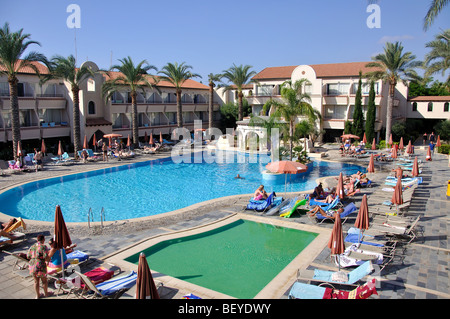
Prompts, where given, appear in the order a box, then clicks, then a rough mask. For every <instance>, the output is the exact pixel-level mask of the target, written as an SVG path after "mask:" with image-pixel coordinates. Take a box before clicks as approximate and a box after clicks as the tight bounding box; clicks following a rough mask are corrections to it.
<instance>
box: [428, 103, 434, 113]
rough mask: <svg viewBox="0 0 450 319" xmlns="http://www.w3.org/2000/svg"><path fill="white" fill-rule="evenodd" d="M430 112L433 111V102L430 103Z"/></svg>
mask: <svg viewBox="0 0 450 319" xmlns="http://www.w3.org/2000/svg"><path fill="white" fill-rule="evenodd" d="M428 112H433V102H429V103H428Z"/></svg>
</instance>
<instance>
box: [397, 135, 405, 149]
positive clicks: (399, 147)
mask: <svg viewBox="0 0 450 319" xmlns="http://www.w3.org/2000/svg"><path fill="white" fill-rule="evenodd" d="M404 148H405V146H404V145H403V137H400V143H399V144H398V149H400V150H402V149H404Z"/></svg>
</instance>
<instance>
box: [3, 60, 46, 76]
mask: <svg viewBox="0 0 450 319" xmlns="http://www.w3.org/2000/svg"><path fill="white" fill-rule="evenodd" d="M19 61H22V60H19ZM31 63H32V64H33V65H35V66H36V68H37V69H38V71H39V73H40V74H48V73H49V72H48V69H47V67H46V66H45V65H43V64H42V63H40V62H31ZM18 66H19V63H17V64H16V68H17V67H18ZM0 71H6V68H5V67H4V66H3V65H1V64H0ZM17 73H21V74H35V73H36V72H34V70H33V69H32V68H31V67H29V66H26V67H24V68H21V69H20V70H18V72H17Z"/></svg>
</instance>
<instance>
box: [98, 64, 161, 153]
mask: <svg viewBox="0 0 450 319" xmlns="http://www.w3.org/2000/svg"><path fill="white" fill-rule="evenodd" d="M119 62H120V63H121V64H120V65H113V66H112V67H111V68H110V71H114V70H116V71H118V72H120V74H119V75H118V76H115V77H112V76H111V74H110V73H109V72H106V73H107V74H108V75H109V79H108V80H106V81H105V82H104V83H103V85H102V95H103V97H104V98H105V99H108V98H110V97H111V96H112V95H113V94H114V92H117V91H118V90H119V89H120V88H121V87H124V86H127V87H128V88H129V89H130V97H131V127H132V135H133V144H134V145H135V146H136V145H138V143H139V127H138V111H137V99H136V97H137V91H138V90H142V92H145V90H144V88H145V87H148V88H154V87H155V85H156V84H157V83H158V79H156V77H155V76H153V75H150V74H148V71H150V70H155V71H158V70H157V69H156V67H155V66H153V65H150V64H148V62H147V61H146V60H143V61H141V62H139V63H138V64H137V65H135V64H134V62H133V60H132V59H131V57H126V58H123V59H119ZM148 78H150V79H152V81H153V82H154V84H151V83H150V82H149V81H148ZM157 90H158V91H159V89H158V88H157Z"/></svg>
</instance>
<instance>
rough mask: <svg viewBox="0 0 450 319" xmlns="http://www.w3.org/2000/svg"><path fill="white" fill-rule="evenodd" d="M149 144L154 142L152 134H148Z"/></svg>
mask: <svg viewBox="0 0 450 319" xmlns="http://www.w3.org/2000/svg"><path fill="white" fill-rule="evenodd" d="M149 144H150V145H153V144H155V142H153V134H150V142H149Z"/></svg>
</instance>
